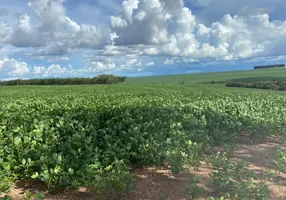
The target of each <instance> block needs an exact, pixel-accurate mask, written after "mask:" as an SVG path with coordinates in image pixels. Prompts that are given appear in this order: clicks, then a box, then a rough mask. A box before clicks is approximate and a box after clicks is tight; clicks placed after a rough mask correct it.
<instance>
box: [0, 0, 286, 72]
mask: <svg viewBox="0 0 286 200" xmlns="http://www.w3.org/2000/svg"><path fill="white" fill-rule="evenodd" d="M252 1H253V2H254V1H256V2H259V1H258V0H252ZM64 2H65V3H64ZM100 2H101V4H103V3H104V1H103V0H101V1H100ZM184 2H185V3H188V4H186V5H189V4H191V5H196V6H199V7H201V8H200V9H199V10H205V9H206V10H207V9H210V7H212V6H215V4H216V2H218V4H220V5H221V4H222V2H225V3H226V5H230V3H228V1H226V0H217V1H214V0H186V1H183V0H124V1H123V2H122V4H121V10H120V11H119V12H118V13H115V12H114V14H112V15H113V16H110V17H109V19H110V21H109V24H103V23H102V24H96V25H95V23H93V24H85V23H78V22H79V21H81V22H82V21H84V20H83V19H81V20H78V18H76V19H77V20H78V21H75V18H73V16H72V15H71V16H68V14H69V15H70V14H71V12H67V10H66V8H65V5H67V4H66V3H68V1H64V0H30V2H29V3H28V8H29V9H28V10H26V11H27V13H23V14H19V15H18V17H17V21H16V22H15V23H11V22H10V21H9V20H8V21H9V22H0V46H3V48H0V60H2V61H1V62H4V59H8V58H12V57H13V56H10V55H11V53H9V52H15V50H13V51H12V50H9V48H7V47H8V46H9V45H13V46H14V47H17V48H16V49H21V50H22V51H23V52H24V50H25V55H28V56H34V57H38V59H39V58H41V59H42V60H43V61H47V60H48V59H50V60H49V62H51V63H53V65H50V66H49V67H41V66H40V67H39V66H38V67H37V68H33V67H30V68H29V67H28V68H29V69H30V75H31V74H33V73H36V72H37V73H36V74H37V75H39V74H47V75H49V74H52V75H53V76H55V75H56V73H59V74H63V73H65V74H73V73H81V74H84V73H88V72H90V73H96V72H103V71H108V70H110V71H120V70H121V71H124V70H125V71H128V72H130V71H132V70H133V71H136V72H137V71H138V70H139V71H144V68H142V67H143V66H148V65H149V66H152V65H155V63H154V62H149V61H150V60H151V58H152V60H154V61H155V62H156V63H162V64H163V65H174V64H176V63H182V64H184V63H185V64H186V63H194V62H199V63H204V62H220V61H237V60H252V59H254V60H255V58H263V57H265V58H266V57H271V56H277V55H281V56H283V55H286V48H285V46H286V40H285V38H286V21H281V20H280V21H279V20H271V18H270V14H269V10H267V9H266V10H265V9H260V10H257V9H256V8H254V9H250V8H248V7H246V8H245V9H243V10H242V12H239V13H238V14H233V13H231V14H226V13H227V12H226V11H225V12H224V13H225V15H224V16H221V17H220V19H219V20H216V21H215V22H213V23H204V20H201V18H200V17H198V16H197V15H195V14H194V13H197V12H198V11H197V10H196V9H194V10H191V9H190V8H188V7H186V5H185V4H184ZM229 2H233V3H234V1H233V0H229ZM234 4H236V5H238V4H239V5H241V3H234ZM261 4H262V5H266V4H267V5H268V4H269V3H261ZM275 4H276V3H275ZM257 5H258V3H257ZM215 7H217V6H215ZM223 9H224V8H223ZM240 9H241V8H240ZM116 10H117V9H116ZM230 10H231V9H230ZM0 11H1V10H0ZM100 12H103V11H100ZM88 21H89V22H91V21H92V19H89V20H88ZM95 21H96V22H98V20H95ZM87 49H89V50H90V51H91V52H92V55H93V58H83V59H84V61H85V64H86V67H83V68H81V69H74V68H70V67H62V66H59V65H57V64H56V63H57V62H58V61H63V60H64V61H68V60H69V58H67V55H68V56H69V57H71V56H73V55H76V56H77V57H76V58H77V59H78V57H80V56H81V53H80V52H83V51H84V52H85V51H86V50H87ZM26 50H27V51H26ZM18 56H19V55H17V57H18ZM28 56H27V58H28ZM51 56H53V57H51ZM6 57H8V58H6ZM15 57H16V56H15ZM20 57H21V56H20ZM22 57H24V56H22ZM73 60H74V59H73ZM7 62H8V61H7V60H5V63H7ZM9 62H10V65H12V64H13V65H15V66H16V68H17V66H18V65H20V64H19V63H20V62H16V61H13V62H12V61H11V59H10V60H9ZM11 63H12V64H11ZM42 63H43V62H42ZM22 64H23V63H22ZM22 64H21V66H23V65H22ZM2 65H3V64H2ZM3 66H4V65H3ZM138 67H140V68H138ZM3 69H4V68H3ZM5 69H7V70H11V71H15V69H14V68H12V67H7V64H5ZM23 69H24V68H23ZM7 70H6V71H7ZM43 70H44V72H43ZM69 70H70V71H71V72H70V73H68V71H69ZM52 72H53V73H52ZM17 73H18V72H17ZM6 74H7V73H6ZM13 76H14V75H13ZM15 76H16V75H15ZM45 76H46V75H45Z"/></svg>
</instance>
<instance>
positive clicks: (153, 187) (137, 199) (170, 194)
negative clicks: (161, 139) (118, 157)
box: [9, 136, 286, 200]
mask: <svg viewBox="0 0 286 200" xmlns="http://www.w3.org/2000/svg"><path fill="white" fill-rule="evenodd" d="M277 146H280V147H282V149H286V145H285V144H284V143H282V141H281V140H279V138H276V137H267V138H264V139H260V140H256V142H252V141H251V140H250V138H249V137H245V136H244V137H241V138H238V139H237V143H236V146H235V149H234V158H233V159H241V160H243V161H245V162H247V163H248V164H249V168H250V169H251V170H254V171H255V172H257V173H259V174H262V173H263V172H265V171H266V170H268V171H271V172H273V173H274V176H273V178H271V179H270V180H268V181H267V182H266V183H267V184H268V186H269V188H270V189H271V190H272V196H271V199H272V200H281V199H286V174H284V173H279V172H278V171H276V170H275V161H274V159H275V149H274V148H275V147H277ZM211 172H212V169H211V168H210V167H208V166H206V165H205V164H203V165H202V166H201V167H200V169H199V170H198V171H195V170H193V169H191V168H190V169H189V170H188V171H187V172H185V173H181V174H179V175H174V174H172V173H171V170H170V169H169V168H168V167H161V168H158V167H157V168H154V167H137V168H135V169H134V170H133V177H134V190H131V191H129V192H126V193H124V194H123V195H121V196H120V197H118V196H115V195H106V196H105V197H101V198H99V197H98V196H95V195H94V193H93V192H92V191H89V190H87V189H86V188H80V189H79V190H78V191H69V190H66V191H60V192H54V193H47V192H46V193H45V194H46V197H47V198H46V199H47V200H80V199H86V200H94V199H97V200H116V199H122V200H133V199H134V200H188V199H191V198H188V197H186V196H185V195H184V186H185V185H186V184H187V183H188V180H189V179H190V178H192V177H193V176H194V175H200V176H201V177H202V183H201V186H204V187H205V188H206V189H207V194H205V196H203V197H202V198H201V199H208V198H209V197H210V196H213V195H215V194H214V193H213V191H212V182H211V178H210V177H209V173H211ZM25 190H30V191H31V192H39V191H45V190H46V188H45V186H44V185H42V184H41V183H31V184H23V183H20V182H17V183H15V184H14V186H13V187H12V188H11V189H10V192H9V194H10V195H11V196H12V197H13V198H14V199H16V200H20V199H23V195H24V191H25Z"/></svg>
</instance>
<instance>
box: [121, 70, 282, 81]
mask: <svg viewBox="0 0 286 200" xmlns="http://www.w3.org/2000/svg"><path fill="white" fill-rule="evenodd" d="M284 79H285V80H286V68H278V69H262V70H244V71H228V72H212V73H201V74H178V75H166V76H149V77H137V78H127V80H126V82H125V83H124V84H162V83H164V84H178V83H180V82H182V81H184V83H185V84H194V83H205V82H211V81H214V82H219V83H225V82H228V81H243V82H251V81H260V80H284Z"/></svg>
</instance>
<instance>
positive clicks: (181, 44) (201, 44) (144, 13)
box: [111, 0, 286, 60]
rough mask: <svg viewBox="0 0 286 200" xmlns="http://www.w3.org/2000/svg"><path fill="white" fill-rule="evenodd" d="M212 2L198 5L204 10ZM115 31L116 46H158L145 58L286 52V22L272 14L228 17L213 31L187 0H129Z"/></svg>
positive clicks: (198, 0) (202, 1)
mask: <svg viewBox="0 0 286 200" xmlns="http://www.w3.org/2000/svg"><path fill="white" fill-rule="evenodd" d="M211 2H212V1H211V0H209V1H207V0H196V1H193V3H196V4H200V5H201V6H203V5H204V6H206V5H208V4H210V3H211ZM111 25H112V31H114V32H115V33H116V35H117V37H116V38H115V39H114V42H115V45H120V46H126V45H132V46H134V45H144V46H149V45H156V46H155V47H147V48H144V49H141V50H140V52H141V54H143V55H165V56H171V57H192V58H193V59H214V60H238V59H247V58H252V57H255V56H263V55H264V56H266V55H270V54H272V53H274V54H275V53H277V52H278V51H280V52H281V49H283V47H282V46H283V45H281V42H282V43H283V41H284V38H285V36H286V32H285V31H286V21H270V19H269V14H268V13H265V12H261V11H260V10H257V12H252V13H247V14H246V15H234V16H231V15H230V14H226V15H225V16H224V17H223V18H222V19H221V20H220V21H217V22H214V23H212V24H211V26H207V25H205V24H202V23H199V22H198V20H197V19H196V16H195V15H193V13H192V11H191V10H190V9H189V8H187V7H185V6H184V3H183V2H182V1H181V0H172V1H170V0H141V1H138V0H126V1H124V2H123V3H122V11H121V13H120V14H119V15H118V16H112V17H111ZM283 44H284V43H283ZM112 48H115V47H112ZM129 48H130V46H129ZM137 49H140V48H137ZM117 50H118V51H117V54H120V49H117Z"/></svg>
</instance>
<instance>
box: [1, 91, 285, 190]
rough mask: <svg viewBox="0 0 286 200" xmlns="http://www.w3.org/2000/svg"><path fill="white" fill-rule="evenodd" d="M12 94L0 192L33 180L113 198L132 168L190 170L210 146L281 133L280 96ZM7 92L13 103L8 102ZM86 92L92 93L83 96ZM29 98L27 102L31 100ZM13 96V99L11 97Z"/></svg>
mask: <svg viewBox="0 0 286 200" xmlns="http://www.w3.org/2000/svg"><path fill="white" fill-rule="evenodd" d="M156 87H157V88H155V89H154V88H153V89H150V90H147V88H148V86H144V87H143V86H111V87H97V88H96V89H94V88H92V87H90V86H88V87H74V88H73V89H71V90H70V91H67V87H55V88H53V90H54V92H53V93H52V92H51V91H50V95H49V96H45V95H43V93H42V92H43V89H46V90H49V88H36V89H35V88H34V87H30V88H29V87H26V88H14V89H13V88H12V89H6V91H5V92H4V93H3V96H5V93H6V94H7V95H6V96H5V98H4V97H3V98H2V99H1V101H0V125H1V126H0V179H1V180H6V181H5V182H2V183H0V189H1V187H2V190H4V189H7V188H8V187H9V183H11V182H13V181H15V180H30V179H37V180H41V181H43V182H44V183H46V184H47V186H48V187H49V189H53V188H59V187H60V188H61V187H64V188H67V187H68V188H76V187H79V186H88V187H92V188H96V189H98V190H100V191H103V190H105V189H106V188H109V189H110V188H113V189H116V191H117V192H120V191H121V190H123V189H124V188H126V187H127V186H128V184H129V183H130V180H131V174H130V172H129V171H130V170H129V167H130V166H132V165H133V164H141V165H158V164H168V165H170V166H171V167H172V170H173V172H179V171H180V170H182V169H183V167H184V165H185V164H191V165H193V166H198V165H199V164H200V161H201V160H202V159H203V157H204V155H205V153H207V152H208V150H209V149H210V147H211V146H212V145H213V144H219V145H232V144H233V143H234V140H235V138H236V137H237V136H238V135H239V134H240V133H242V132H243V131H246V130H247V131H248V133H250V134H252V135H255V136H260V135H267V134H272V133H273V132H278V131H279V130H280V129H281V128H283V126H284V125H285V120H286V116H285V115H286V112H285V106H284V105H285V103H286V96H285V95H284V94H278V93H269V94H268V93H244V92H235V93H232V92H229V91H224V92H221V93H217V92H216V91H215V90H214V91H212V92H211V91H210V90H203V89H194V88H193V89H188V88H186V87H172V86H156ZM12 90H15V91H20V92H21V94H20V96H21V98H18V99H17V100H15V99H13V96H15V95H14V93H13V92H11V91H12ZM91 91H92V92H93V93H91ZM31 92H33V95H31ZM17 95H19V94H17Z"/></svg>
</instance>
